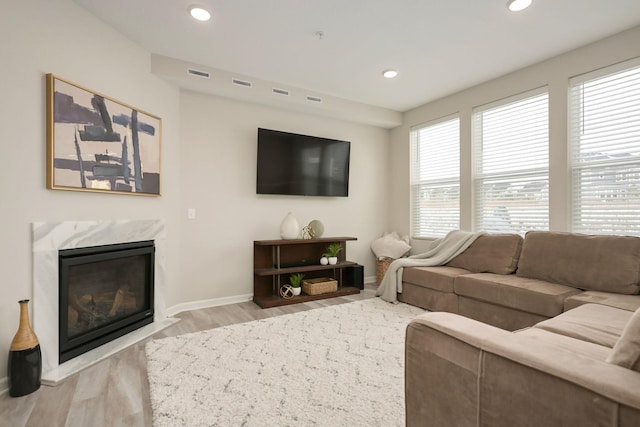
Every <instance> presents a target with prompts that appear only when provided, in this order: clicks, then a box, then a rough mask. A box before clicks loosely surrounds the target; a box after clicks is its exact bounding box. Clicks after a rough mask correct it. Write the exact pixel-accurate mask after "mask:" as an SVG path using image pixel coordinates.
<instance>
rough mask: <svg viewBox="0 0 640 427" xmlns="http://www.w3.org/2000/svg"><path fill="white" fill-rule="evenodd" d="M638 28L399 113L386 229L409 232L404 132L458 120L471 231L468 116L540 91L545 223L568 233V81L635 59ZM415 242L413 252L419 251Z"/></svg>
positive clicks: (464, 211) (639, 46)
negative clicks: (543, 94)
mask: <svg viewBox="0 0 640 427" xmlns="http://www.w3.org/2000/svg"><path fill="white" fill-rule="evenodd" d="M639 40H640V27H636V28H633V29H631V30H628V31H625V32H623V33H620V34H618V35H615V36H613V37H609V38H607V39H604V40H601V41H599V42H596V43H593V44H591V45H588V46H585V47H582V48H579V49H576V50H574V51H571V52H568V53H566V54H563V55H560V56H558V57H555V58H552V59H550V60H547V61H544V62H541V63H539V64H535V65H532V66H530V67H527V68H524V69H521V70H518V71H516V72H514V73H511V74H508V75H505V76H503V77H500V78H497V79H495V80H491V81H489V82H486V83H483V84H480V85H478V86H474V87H472V88H470V89H467V90H464V91H462V92H459V93H456V94H453V95H451V96H448V97H445V98H442V99H440V100H437V101H434V102H431V103H429V104H426V105H423V106H421V107H418V108H416V109H413V110H411V111H408V112H406V113H405V114H404V119H403V125H402V126H400V127H398V128H396V129H394V130H393V131H392V134H391V141H392V142H391V147H392V149H391V151H390V152H391V154H392V158H391V165H392V166H391V174H390V177H391V181H392V182H391V184H390V186H391V188H390V194H393V195H394V196H393V197H394V198H395V203H394V205H395V206H396V207H397V208H396V209H393V210H392V211H391V212H390V226H391V227H392V228H394V229H397V230H401V231H403V232H405V233H408V232H409V228H410V200H409V199H410V197H409V173H408V165H409V130H410V128H411V126H415V125H418V124H421V123H426V122H429V121H431V120H435V119H438V118H441V117H444V116H447V115H450V114H455V113H458V114H459V115H460V122H461V132H460V139H461V141H460V143H461V148H460V158H461V191H460V198H461V201H460V204H461V212H460V213H461V215H460V223H461V224H460V225H461V228H462V229H466V230H472V229H473V221H472V197H473V194H472V191H471V189H472V175H471V152H472V147H471V111H472V108H473V107H475V106H478V105H483V104H486V103H489V102H492V101H495V100H499V99H502V98H506V97H508V96H511V95H514V94H517V93H521V92H525V91H528V90H531V89H535V88H538V87H542V86H547V87H548V89H549V116H550V123H549V150H550V151H549V153H550V186H549V198H550V199H549V204H550V212H549V217H550V218H549V220H550V229H551V230H558V231H568V230H569V209H568V204H567V202H568V200H569V191H568V183H569V170H568V160H567V152H568V151H567V150H568V147H567V93H568V81H569V78H570V77H572V76H575V75H579V74H583V73H586V72H589V71H591V70H595V69H598V68H602V67H606V66H608V65H611V64H614V63H617V62H621V61H624V60H627V59H631V58H634V57H638V56H640V43H638V41H639ZM421 243H423V242H419V241H414V242H413V245H414V252H415V251H416V250H419V248H420V247H421V246H423V245H422V244H421Z"/></svg>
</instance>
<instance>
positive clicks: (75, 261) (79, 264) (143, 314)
mask: <svg viewBox="0 0 640 427" xmlns="http://www.w3.org/2000/svg"><path fill="white" fill-rule="evenodd" d="M154 256H155V247H154V242H153V241H141V242H129V243H119V244H109V245H101V246H92V247H81V248H73V249H64V250H60V251H59V252H58V259H59V266H58V274H59V280H58V285H59V291H58V296H59V323H58V325H59V326H58V327H59V335H58V338H59V347H58V351H59V363H63V362H65V361H67V360H70V359H72V358H74V357H76V356H79V355H81V354H83V353H86V352H87V351H89V350H92V349H94V348H96V347H98V346H101V345H103V344H105V343H107V342H109V341H112V340H114V339H116V338H118V337H120V336H123V335H125V334H127V333H129V332H131V331H134V330H136V329H138V328H140V327H142V326H144V325H148V324H150V323H152V322H153V313H154V306H153V301H154V295H153V293H154Z"/></svg>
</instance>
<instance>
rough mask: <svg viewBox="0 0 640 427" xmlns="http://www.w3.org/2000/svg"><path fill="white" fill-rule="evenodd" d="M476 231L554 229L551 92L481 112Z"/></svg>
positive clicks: (476, 134) (535, 93)
mask: <svg viewBox="0 0 640 427" xmlns="http://www.w3.org/2000/svg"><path fill="white" fill-rule="evenodd" d="M473 120H474V129H473V132H474V135H473V136H474V139H473V141H474V147H475V171H474V201H475V206H474V218H475V226H474V228H475V229H476V230H485V231H489V232H494V233H506V232H515V233H521V234H522V233H524V232H526V231H527V230H547V229H548V228H549V95H548V93H547V92H546V89H545V90H537V91H533V92H528V93H526V94H523V95H520V96H517V97H512V98H509V99H506V100H501V101H498V102H495V103H492V104H489V105H485V106H482V107H478V108H475V109H474V111H473Z"/></svg>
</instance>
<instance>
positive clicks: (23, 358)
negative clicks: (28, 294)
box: [8, 299, 42, 397]
mask: <svg viewBox="0 0 640 427" xmlns="http://www.w3.org/2000/svg"><path fill="white" fill-rule="evenodd" d="M18 304H20V324H19V325H18V331H17V332H16V335H15V336H14V337H13V341H11V346H10V347H9V364H8V377H9V395H10V396H12V397H18V396H24V395H26V394H29V393H33V392H34V391H36V390H37V389H39V388H40V379H41V377H42V354H41V353H40V342H39V341H38V337H37V336H36V334H35V332H33V329H31V325H30V324H29V300H28V299H25V300H22V301H18Z"/></svg>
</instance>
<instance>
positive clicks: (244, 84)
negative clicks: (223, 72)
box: [231, 79, 253, 87]
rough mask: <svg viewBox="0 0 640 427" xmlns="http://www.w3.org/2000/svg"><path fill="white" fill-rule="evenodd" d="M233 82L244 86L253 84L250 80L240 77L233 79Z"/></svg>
mask: <svg viewBox="0 0 640 427" xmlns="http://www.w3.org/2000/svg"><path fill="white" fill-rule="evenodd" d="M231 83H233V84H234V85H238V86H244V87H251V86H253V85H252V84H251V82H248V81H246V80H240V79H231Z"/></svg>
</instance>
